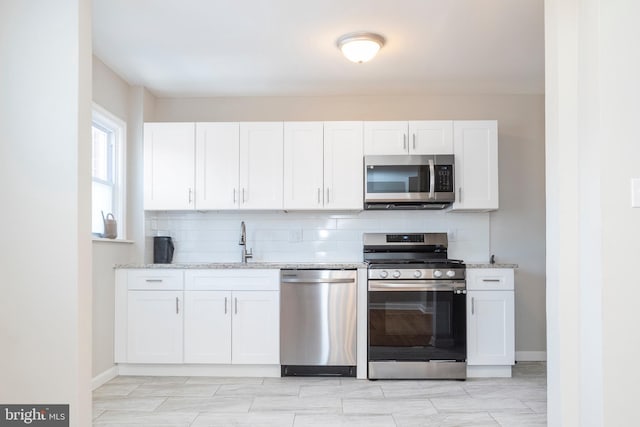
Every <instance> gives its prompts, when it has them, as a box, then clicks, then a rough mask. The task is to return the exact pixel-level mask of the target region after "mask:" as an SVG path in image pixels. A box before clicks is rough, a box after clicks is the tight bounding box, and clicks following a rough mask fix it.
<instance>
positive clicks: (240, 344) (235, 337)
mask: <svg viewBox="0 0 640 427" xmlns="http://www.w3.org/2000/svg"><path fill="white" fill-rule="evenodd" d="M279 295H280V293H279V292H273V291H237V292H233V295H232V296H233V321H232V328H231V329H232V339H231V342H232V352H231V353H232V359H233V363H234V364H279V363H280V298H279Z"/></svg>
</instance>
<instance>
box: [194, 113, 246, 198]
mask: <svg viewBox="0 0 640 427" xmlns="http://www.w3.org/2000/svg"><path fill="white" fill-rule="evenodd" d="M239 180H240V124H239V123H196V208H197V209H238V207H239V206H240V205H239V200H240V194H239V187H238V185H239Z"/></svg>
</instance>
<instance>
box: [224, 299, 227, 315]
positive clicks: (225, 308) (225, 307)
mask: <svg viewBox="0 0 640 427" xmlns="http://www.w3.org/2000/svg"><path fill="white" fill-rule="evenodd" d="M224 314H227V297H224Z"/></svg>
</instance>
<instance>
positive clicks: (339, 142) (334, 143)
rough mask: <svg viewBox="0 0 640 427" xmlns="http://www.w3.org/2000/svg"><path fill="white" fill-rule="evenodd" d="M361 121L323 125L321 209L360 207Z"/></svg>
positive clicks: (361, 200)
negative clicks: (322, 194) (322, 197)
mask: <svg viewBox="0 0 640 427" xmlns="http://www.w3.org/2000/svg"><path fill="white" fill-rule="evenodd" d="M363 168H364V166H363V153H362V122H326V123H325V124H324V187H325V188H324V208H325V209H349V210H362V209H363V197H364V195H363V180H364V169H363Z"/></svg>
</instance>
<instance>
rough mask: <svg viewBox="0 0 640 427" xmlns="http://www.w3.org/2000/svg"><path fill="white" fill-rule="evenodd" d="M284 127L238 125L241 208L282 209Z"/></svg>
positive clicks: (275, 125)
mask: <svg viewBox="0 0 640 427" xmlns="http://www.w3.org/2000/svg"><path fill="white" fill-rule="evenodd" d="M282 157H283V124H282V122H255V123H241V124H240V208H241V209H260V210H261V209H282V179H283V171H282V169H283V163H282V162H283V160H282Z"/></svg>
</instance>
